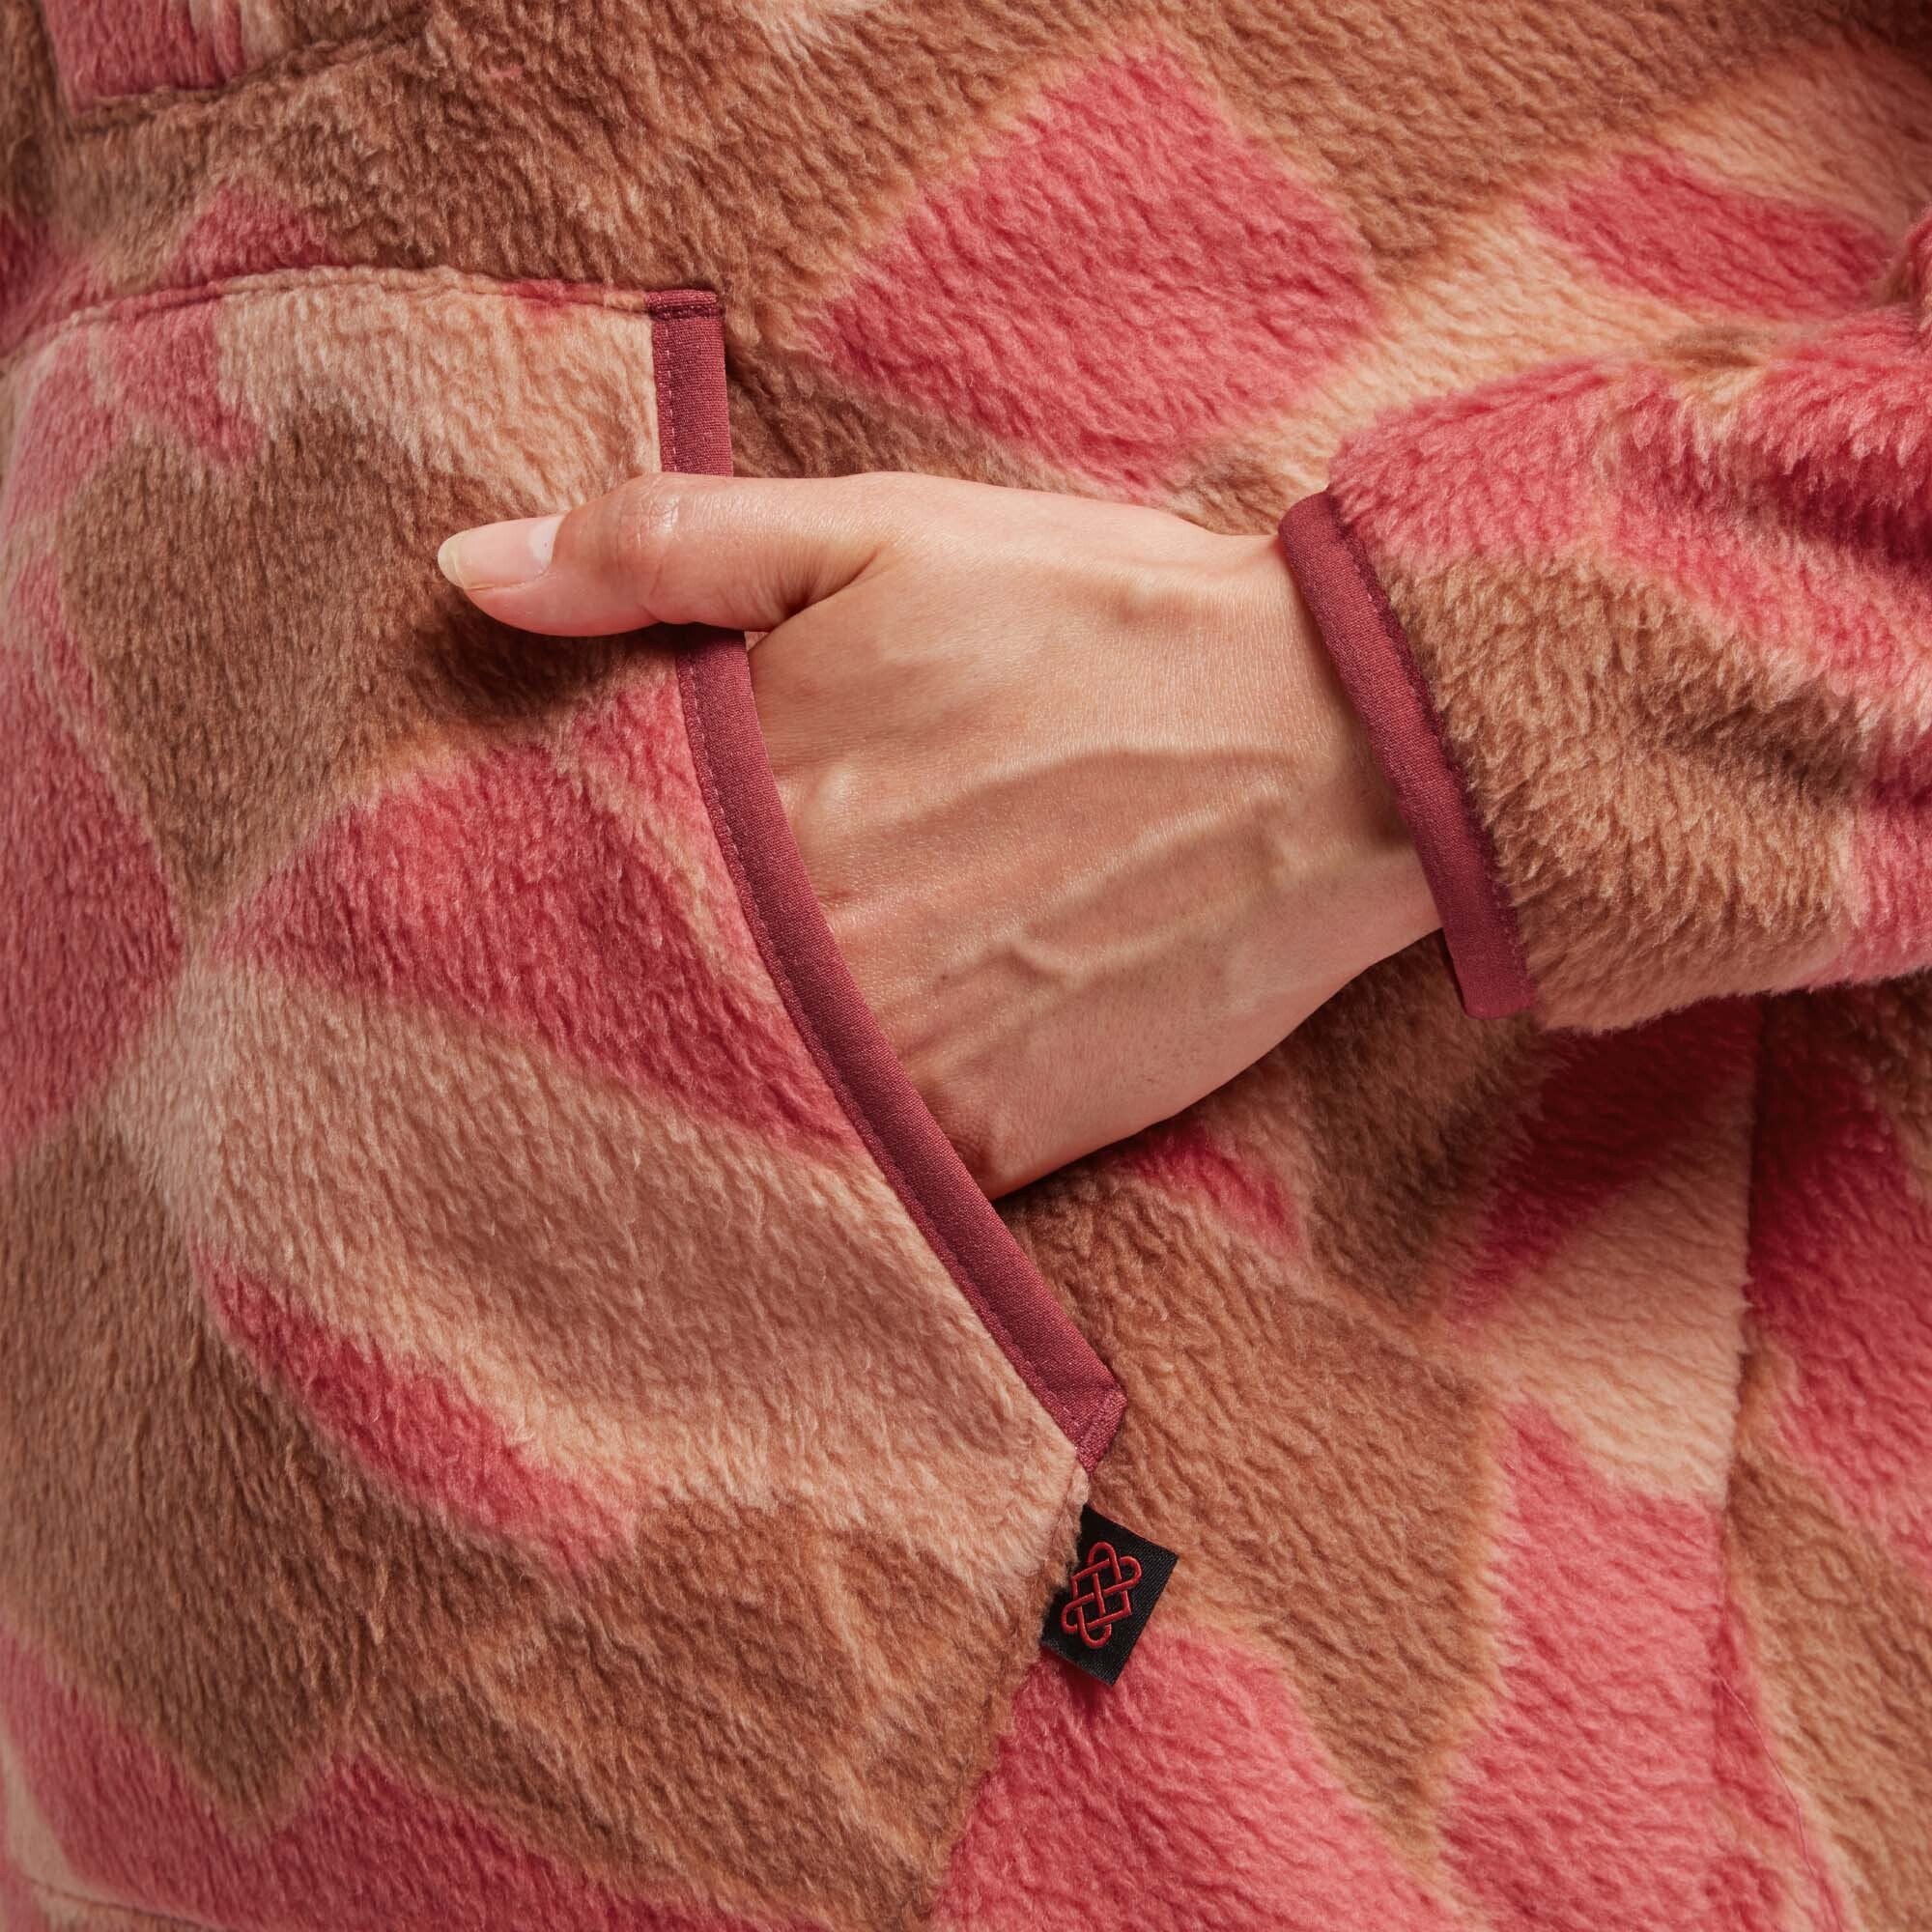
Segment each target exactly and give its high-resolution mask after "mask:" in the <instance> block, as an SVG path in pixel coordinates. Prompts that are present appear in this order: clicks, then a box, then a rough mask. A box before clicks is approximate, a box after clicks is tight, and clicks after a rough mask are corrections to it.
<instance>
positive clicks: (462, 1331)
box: [117, 969, 1073, 1589]
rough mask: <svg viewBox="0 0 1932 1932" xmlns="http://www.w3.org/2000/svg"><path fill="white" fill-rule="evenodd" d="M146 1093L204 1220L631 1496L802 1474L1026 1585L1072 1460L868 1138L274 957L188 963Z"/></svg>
mask: <svg viewBox="0 0 1932 1932" xmlns="http://www.w3.org/2000/svg"><path fill="white" fill-rule="evenodd" d="M117 1118H118V1119H119V1120H120V1121H121V1122H122V1123H123V1125H124V1127H125V1129H126V1130H127V1131H128V1134H129V1137H130V1139H131V1141H132V1142H133V1144H134V1145H135V1146H136V1147H138V1148H139V1149H140V1150H141V1151H142V1153H143V1157H144V1159H145V1160H146V1161H147V1162H148V1163H150V1164H151V1168H152V1171H153V1172H154V1173H155V1175H156V1178H157V1180H158V1182H159V1185H160V1188H161V1191H162V1195H163V1198H164V1199H165V1200H166V1201H167V1203H168V1205H169V1208H170V1211H171V1213H172V1214H173V1215H174V1216H175V1218H176V1220H177V1222H178V1224H179V1225H180V1226H181V1227H182V1228H184V1229H185V1230H186V1231H188V1233H189V1234H190V1236H191V1237H192V1238H193V1239H194V1240H195V1241H196V1242H197V1243H198V1244H205V1245H206V1246H207V1247H208V1248H209V1249H210V1250H211V1251H212V1253H213V1255H214V1256H216V1257H218V1258H222V1259H226V1260H229V1261H232V1262H234V1263H236V1264H240V1265H241V1266H243V1267H247V1268H253V1269H258V1270H261V1271H264V1272H266V1273H268V1274H269V1275H270V1276H271V1277H273V1278H275V1279H277V1280H281V1281H286V1282H288V1283H290V1284H291V1285H292V1286H293V1288H294V1291H295V1292H296V1293H297V1294H298V1297H299V1299H300V1302H301V1305H303V1306H305V1307H307V1308H309V1309H310V1310H312V1311H313V1312H314V1313H315V1314H316V1315H317V1316H319V1317H320V1318H321V1319H322V1320H323V1321H326V1322H327V1323H328V1324H329V1325H330V1326H331V1327H334V1328H336V1329H338V1330H340V1331H342V1332H345V1333H347V1334H349V1335H352V1336H357V1337H366V1338H368V1339H370V1340H372V1341H373V1342H374V1343H376V1345H377V1346H378V1347H379V1348H380V1349H381V1350H382V1351H383V1353H384V1355H385V1356H386V1357H388V1358H389V1359H390V1360H391V1361H392V1362H395V1363H397V1364H406V1363H416V1364H421V1365H423V1366H425V1367H427V1368H430V1369H432V1370H433V1371H434V1372H435V1373H436V1374H437V1375H438V1376H440V1377H441V1378H445V1379H446V1380H448V1381H449V1382H451V1383H452V1384H454V1385H455V1386H456V1387H458V1388H460V1389H461V1390H463V1391H464V1393H466V1394H467V1395H469V1397H470V1398H471V1399H472V1400H473V1401H476V1402H478V1403H481V1404H482V1405H483V1406H485V1407H487V1408H489V1409H490V1410H491V1411H492V1412H493V1413H495V1414H497V1416H499V1417H500V1418H502V1420H503V1422H504V1424H505V1426H506V1428H507V1429H508V1430H509V1431H510V1433H511V1434H512V1435H513V1436H514V1437H515V1438H516V1439H518V1440H519V1441H520V1442H524V1443H526V1444H527V1445H528V1446H529V1448H530V1449H531V1450H532V1451H533V1452H534V1453H536V1454H537V1455H539V1456H540V1457H541V1458H542V1460H543V1461H544V1462H545V1463H550V1464H551V1465H553V1466H554V1467H556V1468H558V1469H560V1470H562V1471H563V1472H564V1473H566V1474H568V1475H570V1476H572V1477H573V1478H575V1479H578V1480H580V1481H588V1482H590V1483H591V1484H593V1485H595V1486H602V1485H604V1484H607V1483H608V1484H611V1485H613V1486H614V1491H615V1493H614V1494H613V1495H612V1497H611V1499H612V1500H613V1501H614V1502H617V1503H619V1504H620V1506H624V1505H627V1506H628V1508H629V1509H631V1510H637V1509H639V1508H641V1507H643V1506H645V1505H646V1504H662V1503H665V1502H668V1501H671V1500H693V1501H696V1500H702V1499H708V1498H716V1499H718V1500H720V1501H725V1502H729V1503H732V1504H734V1505H737V1506H741V1507H747V1508H752V1507H756V1508H764V1507H776V1506H779V1505H781V1504H787V1503H803V1504H806V1505H808V1506H810V1508H811V1509H812V1510H813V1511H814V1512H815V1513H816V1515H817V1517H818V1519H819V1520H822V1521H824V1522H825V1523H827V1524H828V1526H850V1527H854V1528H862V1527H864V1526H866V1525H867V1524H878V1523H889V1524H890V1530H891V1533H892V1534H893V1535H894V1536H895V1537H900V1538H903V1539H904V1540H906V1541H907V1542H909V1543H911V1544H912V1545H913V1546H915V1547H918V1548H925V1549H927V1550H928V1551H930V1552H931V1553H932V1554H933V1556H934V1559H935V1561H939V1562H941V1563H942V1564H943V1565H946V1566H947V1567H949V1568H950V1567H951V1562H952V1560H959V1561H960V1568H961V1571H962V1577H961V1579H960V1580H961V1581H962V1582H963V1583H964V1586H965V1587H968V1588H971V1589H980V1588H998V1587H1003V1584H1002V1582H1001V1579H1003V1578H1009V1577H1011V1576H1012V1575H1014V1574H1015V1573H1016V1571H1018V1570H1020V1569H1022V1568H1024V1567H1025V1566H1026V1565H1027V1564H1029V1563H1031V1562H1032V1561H1033V1560H1034V1557H1035V1552H1036V1550H1037V1542H1038V1529H1037V1525H1038V1520H1039V1518H1040V1515H1041V1512H1042V1511H1044V1510H1047V1509H1050V1508H1051V1506H1052V1504H1053V1502H1054V1500H1055V1498H1057V1497H1058V1495H1059V1494H1060V1493H1061V1492H1063V1491H1064V1490H1065V1486H1066V1483H1067V1481H1068V1479H1069V1475H1070V1471H1071V1467H1072V1462H1073V1452H1072V1450H1071V1448H1070V1446H1069V1445H1068V1444H1067V1443H1066V1442H1065V1438H1064V1437H1063V1436H1062V1435H1060V1433H1059V1431H1058V1430H1057V1429H1056V1428H1055V1426H1054V1425H1053V1423H1052V1422H1051V1421H1050V1419H1049V1418H1048V1417H1047V1415H1046V1413H1045V1411H1044V1410H1042V1409H1041V1408H1040V1407H1039V1406H1038V1404H1037V1402H1036V1401H1035V1400H1034V1398H1033V1397H1032V1395H1031V1394H1030V1393H1029V1392H1028V1391H1027V1389H1026V1388H1025V1386H1024V1385H1023V1384H1022V1383H1021V1382H1020V1380H1019V1378H1017V1376H1016V1375H1015V1374H1014V1372H1013V1370H1012V1368H1011V1367H1010V1365H1009V1363H1008V1362H1007V1360H1006V1358H1005V1356H1004V1355H1002V1354H1001V1352H1000V1350H999V1349H998V1347H997V1346H996V1345H995V1344H994V1342H993V1341H992V1339H991V1337H990V1336H989V1335H988V1334H987V1333H986V1331H985V1329H984V1328H983V1327H982V1326H981V1325H980V1321H979V1319H978V1317H977V1316H976V1315H975V1314H974V1312H973V1310H972V1309H971V1307H970V1306H969V1305H968V1303H967V1302H966V1300H965V1298H964V1297H963V1296H962V1295H961V1294H960V1293H959V1291H958V1289H957V1288H956V1286H955V1285H954V1284H953V1282H952V1277H951V1276H950V1275H949V1274H947V1273H946V1271H945V1269H944V1268H943V1267H942V1266H941V1264H939V1262H938V1261H937V1260H936V1258H935V1257H934V1256H933V1255H932V1253H931V1251H930V1250H929V1249H927V1248H926V1247H925V1245H924V1243H923V1239H922V1237H921V1236H919V1235H918V1233H917V1231H916V1230H915V1229H914V1228H913V1227H912V1226H911V1224H910V1223H909V1222H908V1221H907V1220H906V1219H905V1216H904V1212H903V1210H902V1209H901V1208H899V1206H898V1204H897V1201H896V1199H895V1197H894V1196H893V1195H892V1194H891V1192H890V1190H889V1189H888V1188H887V1186H886V1184H885V1182H884V1181H883V1179H881V1178H880V1177H879V1175H878V1173H877V1171H876V1170H875V1169H874V1168H873V1167H872V1166H871V1165H870V1163H869V1161H868V1160H867V1157H866V1156H864V1155H863V1154H858V1155H856V1156H855V1157H854V1158H853V1159H852V1160H850V1161H849V1162H846V1163H836V1162H833V1161H830V1160H827V1161H818V1160H814V1159H811V1158H810V1157H808V1156H807V1155H805V1154H803V1153H802V1152H800V1151H795V1150H792V1149H780V1148H775V1147H771V1146H767V1145H764V1144H762V1143H760V1142H759V1141H757V1140H756V1139H755V1138H754V1137H753V1136H751V1135H749V1134H746V1133H742V1132H739V1131H737V1130H734V1129H732V1128H730V1127H728V1126H726V1125H724V1124H721V1123H716V1122H705V1121H697V1120H694V1119H692V1118H689V1117H686V1116H682V1115H680V1114H678V1113H677V1112H675V1111H674V1110H672V1109H671V1108H670V1107H669V1106H668V1105H659V1106H656V1107H653V1106H651V1105H649V1104H648V1103H645V1102H642V1101H640V1100H639V1099H638V1098H637V1097H636V1096H635V1095H633V1094H630V1093H629V1092H628V1091H626V1090H623V1089H619V1088H617V1087H616V1086H614V1085H604V1084H599V1083H596V1082H594V1081H590V1080H586V1079H584V1078H582V1076H580V1075H579V1074H578V1073H577V1072H575V1071H574V1070H573V1069H572V1068H571V1067H569V1066H568V1065H564V1064H562V1063H559V1062H557V1061H554V1060H553V1059H552V1058H551V1057H550V1056H549V1055H547V1054H546V1053H545V1052H544V1051H543V1050H542V1049H541V1048H539V1047H535V1046H526V1045H525V1044H523V1043H522V1042H520V1041H517V1040H514V1039H509V1038H504V1037H498V1036H497V1035H495V1034H494V1033H492V1032H490V1031H489V1030H487V1029H483V1028H477V1027H473V1026H469V1025H468V1024H467V1023H465V1022H463V1021H461V1020H455V1019H452V1020H450V1021H447V1022H442V1021H440V1020H439V1019H438V1018H437V1017H436V1016H435V1015H433V1014H430V1013H427V1012H423V1011H419V1010H418V1011H407V1010H403V1009H395V1008H388V1007H384V1006H380V1005H378V1006H370V1007H364V1006H362V1005H361V1004H359V1003H358V1002H356V1001H355V1000H354V999H350V998H342V997H338V996H336V995H333V994H329V993H327V992H325V991H323V990H321V989H318V988H313V987H291V986H289V985H287V984H285V983H284V982H281V981H279V980H276V979H275V978H274V977H272V976H270V975H267V974H254V973H250V972H248V971H245V970H238V971H236V972H233V973H220V972H216V971H213V970H209V969H200V970H196V971H193V972H191V973H190V974H189V975H188V976H187V978H186V979H185V981H184V983H183V985H182V987H181V990H180V993H179V996H178V998H177V1000H176V1002H175V1004H174V1007H173V1010H172V1012H171V1014H170V1016H169V1018H168V1020H167V1021H166V1022H164V1023H163V1024H161V1025H160V1026H159V1027H158V1028H157V1030H156V1036H155V1039H154V1042H153V1044H152V1046H151V1047H150V1048H149V1049H148V1050H147V1052H146V1053H145V1055H144V1058H143V1063H142V1065H140V1066H139V1067H138V1068H137V1069H135V1070H133V1071H131V1072H130V1073H129V1074H128V1076H127V1077H126V1078H125V1079H124V1081H123V1082H122V1085H121V1089H120V1099H119V1101H118V1103H117ZM980 1498H997V1505H996V1506H995V1507H986V1506H983V1505H981V1504H980V1503H978V1502H976V1499H980ZM962 1512H963V1516H962ZM967 1519H970V1520H973V1521H974V1523H975V1530H974V1534H973V1536H972V1538H971V1555H970V1558H965V1557H963V1554H962V1548H961V1540H960V1536H961V1522H962V1520H967Z"/></svg>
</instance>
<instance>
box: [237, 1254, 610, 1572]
mask: <svg viewBox="0 0 1932 1932" xmlns="http://www.w3.org/2000/svg"><path fill="white" fill-rule="evenodd" d="M200 1268H201V1274H202V1278H203V1280H204V1281H205V1282H206V1283H207V1286H208V1293H209V1298H210V1300H211V1301H212V1303H213V1306H214V1308H215V1311H216V1313H217V1314H218V1315H219V1317H220V1320H221V1324H222V1326H223V1328H224V1329H225V1330H226V1331H227V1333H228V1335H229V1338H230V1339H231V1340H232V1341H234V1342H235V1343H236V1344H237V1345H238V1346H239V1347H240V1348H241V1349H242V1350H244V1351H245V1352H246V1354H247V1356H248V1357H249V1359H250V1360H251V1361H253V1362H254V1364H255V1365H256V1367H257V1368H258V1369H259V1370H260V1371H261V1372H262V1374H263V1375H264V1376H266V1377H269V1378H272V1379H273V1380H274V1381H275V1382H277V1383H278V1384H279V1385H280V1386H281V1387H283V1388H284V1389H286V1390H288V1391H289V1392H290V1393H291V1394H292V1395H293V1396H294V1397H295V1398H296V1399H297V1400H298V1402H299V1403H301V1405H302V1406H303V1407H304V1408H305V1409H306V1410H307V1412H308V1413H309V1414H310V1415H312V1416H313V1417H314V1418H315V1420H316V1422H317V1423H318V1424H319V1425H320V1426H321V1427H322V1428H323V1429H324V1430H325V1431H326V1432H327V1434H328V1435H330V1436H332V1437H333V1438H334V1439H335V1440H336V1441H337V1442H338V1443H340V1444H342V1445H343V1447H344V1448H345V1449H346V1450H347V1451H348V1452H349V1453H350V1454H351V1455H352V1456H354V1457H355V1458H356V1459H357V1460H358V1461H359V1462H360V1463H362V1464H363V1465H364V1466H365V1467H366V1468H369V1469H372V1470H374V1471H376V1472H377V1473H378V1474H380V1475H382V1476H384V1477H386V1478H387V1479H388V1480H389V1481H390V1482H392V1483H393V1484H394V1485H395V1486H396V1488H398V1489H399V1490H401V1491H402V1492H404V1493H405V1494H407V1495H410V1496H412V1497H415V1498H416V1499H418V1500H420V1501H422V1502H426V1503H428V1504H431V1505H432V1506H440V1508H442V1509H445V1510H447V1511H448V1512H449V1513H450V1514H451V1515H452V1516H454V1517H456V1518H457V1519H459V1520H462V1521H466V1522H470V1523H475V1524H478V1525H479V1526H481V1527H482V1528H484V1529H486V1530H491V1531H494V1532H495V1533H497V1535H500V1536H505V1537H511V1538H515V1539H518V1540H520V1541H522V1542H524V1543H526V1544H532V1545H535V1546H536V1547H538V1548H542V1549H544V1550H547V1551H549V1552H550V1553H551V1554H553V1555H554V1556H555V1557H556V1558H557V1560H558V1561H559V1562H561V1563H563V1564H565V1565H566V1566H574V1565H580V1564H586V1563H588V1562H589V1561H590V1560H591V1559H592V1558H594V1557H596V1556H599V1555H601V1554H603V1553H604V1552H605V1551H606V1550H607V1549H609V1548H613V1547H614V1546H615V1544H616V1543H617V1541H618V1539H619V1537H620V1536H621V1535H622V1533H623V1529H624V1514H625V1513H624V1511H622V1510H621V1509H620V1508H619V1507H618V1506H617V1504H616V1503H615V1501H614V1500H613V1499H612V1498H611V1497H610V1496H609V1495H608V1494H607V1495H603V1496H600V1495H597V1494H594V1493H592V1492H590V1491H588V1490H586V1489H584V1488H582V1487H580V1486H579V1485H578V1484H576V1483H574V1482H572V1481H571V1480H570V1479H569V1478H568V1477H567V1476H563V1475H561V1474H559V1473H558V1472H557V1471H555V1470H554V1469H551V1468H547V1467H545V1466H544V1464H543V1463H542V1462H541V1461H539V1460H537V1459H536V1458H534V1457H532V1456H530V1455H529V1454H527V1453H526V1451H525V1450H524V1448H523V1447H522V1446H520V1445H519V1443H518V1442H517V1441H516V1440H515V1439H514V1438H513V1437H512V1436H511V1435H510V1433H509V1432H508V1430H506V1429H505V1428H504V1426H503V1424H502V1423H500V1422H499V1421H498V1420H497V1417H496V1416H494V1415H492V1414H491V1413H490V1411H489V1410H488V1409H486V1408H484V1407H483V1406H481V1405H479V1404H477V1403H475V1402H473V1401H471V1400H470V1398H469V1396H467V1395H466V1394H464V1393H463V1391H462V1390H461V1389H459V1388H458V1387H457V1386H456V1385H455V1384H454V1383H453V1382H451V1381H449V1380H448V1379H446V1378H444V1377H441V1376H440V1375H437V1374H435V1373H433V1372H432V1371H430V1370H429V1369H427V1368H425V1367H423V1366H422V1365H421V1364H420V1363H416V1362H411V1361H407V1360H404V1361H392V1360H390V1359H389V1358H388V1357H387V1356H385V1355H384V1352H383V1350H381V1349H380V1348H379V1347H378V1346H377V1345H376V1344H375V1343H374V1342H373V1341H368V1340H364V1339H359V1338H357V1337H355V1336H353V1335H347V1334H343V1333H341V1332H340V1331H338V1330H335V1329H332V1328H330V1327H329V1326H328V1324H327V1322H325V1321H321V1320H320V1319H318V1318H317V1317H316V1316H315V1315H314V1314H312V1313H311V1312H309V1311H308V1310H306V1309H304V1308H303V1307H302V1306H301V1305H300V1303H299V1301H298V1298H297V1297H296V1295H295V1294H293V1293H290V1292H288V1291H286V1290H285V1289H283V1288H282V1287H281V1286H280V1285H279V1284H271V1283H270V1282H269V1281H268V1280H266V1279H265V1278H263V1277H262V1276H260V1275H257V1274H251V1273H249V1272H247V1271H246V1270H244V1269H241V1268H239V1267H234V1266H230V1265H227V1264H222V1263H220V1262H218V1261H215V1260H213V1259H212V1258H210V1257H203V1258H202V1261H201V1264H200Z"/></svg>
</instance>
